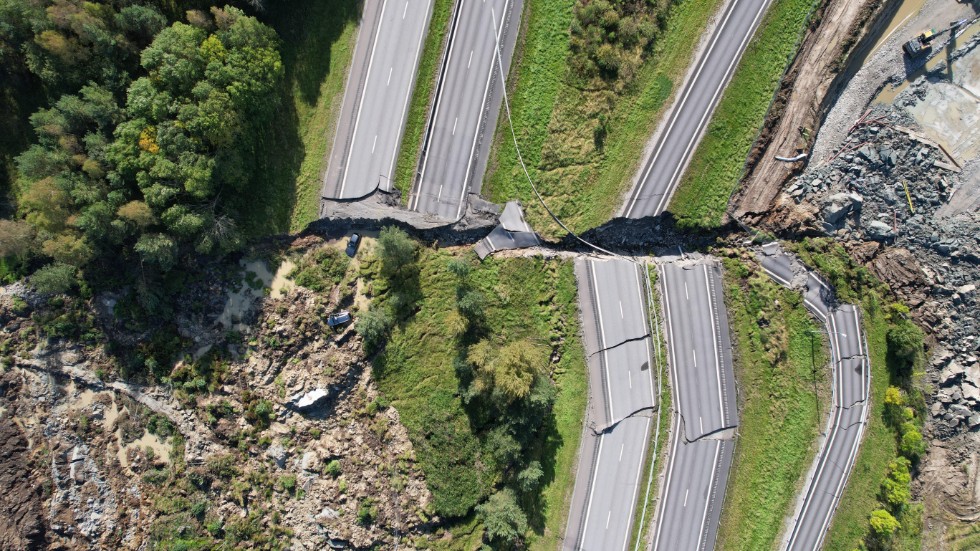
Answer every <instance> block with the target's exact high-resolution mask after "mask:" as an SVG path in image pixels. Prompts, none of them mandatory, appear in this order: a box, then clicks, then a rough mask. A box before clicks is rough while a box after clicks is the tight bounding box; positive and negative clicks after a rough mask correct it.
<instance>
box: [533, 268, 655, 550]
mask: <svg viewBox="0 0 980 551" xmlns="http://www.w3.org/2000/svg"><path fill="white" fill-rule="evenodd" d="M647 274H649V277H650V286H651V291H652V295H653V304H651V305H650V313H649V316H650V317H651V318H650V319H651V322H652V323H653V324H656V323H658V320H659V319H660V317H659V316H660V315H661V314H660V313H661V312H662V310H661V309H660V299H659V295H658V294H657V292H656V290H655V289H656V286H657V268H656V266H652V265H651V266H648V267H647ZM654 329H655V328H654ZM654 338H659V339H660V340H659V342H658V343H655V344H654V345H653V346H654V349H653V353H655V354H657V356H656V358H654V361H656V362H657V368H658V369H657V373H658V375H657V376H658V377H659V378H660V383H661V384H660V387H659V390H660V392H659V395H658V399H659V411H660V424H659V425H657V426H656V427H654V430H656V431H657V432H656V434H651V435H650V448H649V449H648V451H647V458H646V467H645V468H644V472H643V476H642V477H641V479H640V480H642V481H643V484H644V486H643V487H641V489H640V492H641V493H640V495H639V499H638V500H637V504H636V510H635V512H634V517H633V518H634V519H636V520H635V521H634V522H633V532H632V534H631V535H630V544H629V547H628V549H635V548H636V542H637V539H638V538H643V539H642V540H641V545H640V547H641V548H643V549H646V548H647V546H648V545H649V544H650V540H651V537H650V536H651V535H652V534H651V533H650V532H649V530H648V528H650V527H651V522H650V521H651V519H653V515H654V509H655V508H656V506H657V492H658V491H659V487H660V478H659V477H658V476H657V475H658V474H659V473H660V471H661V470H662V469H663V465H664V461H666V460H667V455H668V451H669V448H668V446H667V439H668V438H669V437H670V416H671V413H670V412H671V396H670V376H669V374H668V373H667V343H666V341H664V335H663V333H654ZM654 384H656V381H654ZM654 415H656V414H654ZM656 419H657V418H656V416H655V417H654V422H656ZM655 443H656V444H657V446H658V448H657V449H656V450H655V449H654V447H653V446H654V444H655ZM654 453H656V456H654ZM651 474H652V475H653V479H652V480H651V479H650V476H651ZM648 483H649V488H647V487H646V484H648ZM553 548H554V547H552V548H551V549H553Z"/></svg>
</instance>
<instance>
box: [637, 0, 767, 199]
mask: <svg viewBox="0 0 980 551" xmlns="http://www.w3.org/2000/svg"><path fill="white" fill-rule="evenodd" d="M771 1H772V0H730V2H729V4H728V6H727V7H726V8H725V10H724V11H723V12H722V13H721V14H720V17H719V20H718V24H717V27H716V28H715V31H714V34H713V35H712V37H711V38H710V39H709V42H708V46H707V48H706V49H705V51H704V53H703V54H702V55H701V57H700V58H698V60H697V61H696V62H695V66H694V69H693V72H692V73H691V76H690V78H689V80H688V81H687V82H686V83H685V85H684V88H683V89H682V90H681V91H680V93H679V94H678V95H677V99H676V100H675V103H674V105H673V106H672V107H671V110H670V112H669V115H668V117H667V119H666V120H665V121H664V125H665V126H662V127H661V128H659V129H658V130H657V134H656V135H655V140H656V141H655V142H654V144H653V147H652V149H651V152H650V155H649V157H647V158H646V159H645V160H644V162H643V164H642V165H641V168H640V171H639V173H638V174H637V176H636V181H635V183H634V185H633V189H632V191H631V192H630V195H629V197H628V199H627V201H626V204H625V205H624V206H623V209H622V211H621V212H620V214H621V216H623V217H625V218H643V217H645V216H657V215H659V214H661V213H662V212H663V211H664V210H665V209H666V208H667V205H668V204H669V202H670V198H671V196H672V195H673V193H674V190H675V189H676V187H677V183H678V182H679V181H680V178H681V176H682V175H683V172H684V169H685V168H686V167H687V164H688V162H689V161H690V159H691V155H693V153H694V150H695V149H696V148H697V145H698V142H699V141H700V139H701V136H702V135H703V133H704V129H705V128H706V127H707V124H708V121H709V120H710V119H711V115H712V113H713V112H714V110H715V107H716V106H717V105H718V101H719V99H720V98H721V95H722V93H723V92H724V90H725V86H726V85H727V84H728V82H729V80H731V76H732V73H733V72H734V70H735V67H736V66H737V65H738V61H739V59H740V58H741V56H742V53H743V52H744V51H745V47H746V46H747V45H748V43H749V40H750V39H751V38H752V34H753V33H754V32H755V29H756V28H757V27H758V26H759V22H760V21H761V19H762V16H763V14H764V13H765V10H766V9H767V8H768V7H769V4H770V3H771Z"/></svg>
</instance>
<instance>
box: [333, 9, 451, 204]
mask: <svg viewBox="0 0 980 551" xmlns="http://www.w3.org/2000/svg"><path fill="white" fill-rule="evenodd" d="M431 14H432V0H365V3H364V13H363V15H362V18H361V28H360V30H359V31H358V35H357V45H356V46H355V47H354V58H353V60H352V61H351V72H350V75H348V77H347V86H346V89H345V91H344V100H343V105H342V107H341V112H340V117H339V119H338V123H337V131H336V134H335V136H336V137H335V138H334V142H333V147H332V148H331V150H330V158H329V161H328V162H327V172H326V174H325V175H324V180H323V197H324V198H327V199H357V198H361V197H364V196H366V195H368V194H370V193H372V192H373V191H374V190H376V189H378V188H379V187H380V188H381V189H383V190H386V191H390V190H391V188H392V182H391V177H392V172H393V171H394V168H395V161H396V160H397V159H398V149H399V147H400V145H401V137H402V131H403V130H404V127H405V116H406V114H407V112H408V104H409V99H410V98H411V95H412V88H413V87H414V85H415V75H416V71H417V68H418V64H419V55H420V54H421V52H422V45H423V43H424V41H425V35H426V32H427V30H428V26H429V18H430V17H431Z"/></svg>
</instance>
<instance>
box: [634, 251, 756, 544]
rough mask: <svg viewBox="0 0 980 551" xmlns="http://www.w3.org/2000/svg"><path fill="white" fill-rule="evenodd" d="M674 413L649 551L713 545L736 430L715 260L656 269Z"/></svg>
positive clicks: (729, 345)
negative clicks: (651, 544)
mask: <svg viewBox="0 0 980 551" xmlns="http://www.w3.org/2000/svg"><path fill="white" fill-rule="evenodd" d="M660 290H661V293H662V296H663V304H664V323H665V325H666V333H667V351H668V364H669V366H670V379H671V392H672V393H673V397H674V404H675V415H674V416H673V419H672V423H671V444H670V455H669V458H668V462H667V465H666V472H665V476H664V478H663V480H664V482H663V485H662V487H661V490H660V499H659V503H658V507H657V514H656V518H655V522H656V529H655V534H654V538H653V549H654V550H657V549H662V550H687V549H694V550H703V549H712V548H713V547H714V542H715V537H716V535H717V533H718V523H719V520H720V518H721V508H722V504H723V502H724V498H725V488H726V485H727V483H728V474H729V470H730V469H731V465H732V454H733V452H734V440H733V439H734V433H735V428H736V426H737V425H738V416H737V412H736V401H735V400H736V397H735V375H734V373H733V368H732V343H731V337H730V336H729V333H728V312H727V310H726V309H725V301H724V298H723V297H722V290H721V268H720V266H719V265H718V264H717V263H716V262H715V261H713V260H709V259H701V260H696V261H692V260H679V261H675V262H671V263H667V264H664V265H662V266H661V267H660Z"/></svg>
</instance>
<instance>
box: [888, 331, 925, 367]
mask: <svg viewBox="0 0 980 551" xmlns="http://www.w3.org/2000/svg"><path fill="white" fill-rule="evenodd" d="M923 338H924V337H923V334H922V330H921V329H919V327H918V326H917V325H915V324H914V323H912V321H910V320H909V319H907V318H905V317H899V318H898V320H897V321H896V322H895V323H893V324H892V326H891V327H890V328H889V329H888V334H887V336H886V340H887V343H888V355H889V356H891V358H893V359H894V362H893V364H894V365H895V367H896V370H897V372H898V374H899V375H902V376H908V375H911V373H912V370H913V369H914V368H915V366H916V365H917V364H918V362H919V359H920V358H921V357H922V343H923Z"/></svg>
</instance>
